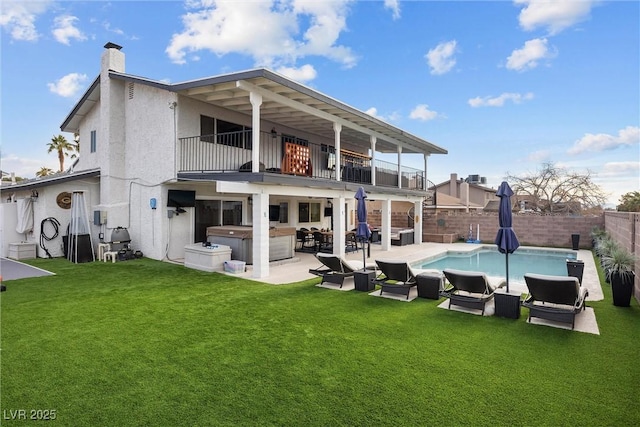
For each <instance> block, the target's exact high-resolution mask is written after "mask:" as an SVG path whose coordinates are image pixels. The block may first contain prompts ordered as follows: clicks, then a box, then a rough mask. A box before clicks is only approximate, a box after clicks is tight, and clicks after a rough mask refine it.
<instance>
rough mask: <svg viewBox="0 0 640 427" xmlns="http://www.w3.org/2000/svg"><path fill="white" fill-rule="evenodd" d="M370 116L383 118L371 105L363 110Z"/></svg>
mask: <svg viewBox="0 0 640 427" xmlns="http://www.w3.org/2000/svg"><path fill="white" fill-rule="evenodd" d="M365 113H367V114H368V115H370V116H373V117H375V118H376V119H380V120H384V118H383V117H382V116H380V115H378V109H377V108H376V107H371V108H369V109H368V110H367V111H365Z"/></svg>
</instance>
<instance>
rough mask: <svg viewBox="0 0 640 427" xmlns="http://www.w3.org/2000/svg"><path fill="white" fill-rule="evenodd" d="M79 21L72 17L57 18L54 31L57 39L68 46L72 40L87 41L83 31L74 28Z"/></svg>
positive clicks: (54, 22)
mask: <svg viewBox="0 0 640 427" xmlns="http://www.w3.org/2000/svg"><path fill="white" fill-rule="evenodd" d="M77 20H78V18H76V17H75V16H71V15H62V16H57V17H56V18H55V19H54V21H53V24H54V26H55V28H54V29H53V31H52V33H53V36H54V37H55V39H56V40H57V41H59V42H60V43H62V44H66V45H67V46H68V45H69V42H70V40H71V39H76V40H78V41H82V40H86V39H87V37H86V36H85V35H84V34H82V31H80V30H79V29H78V28H77V27H75V26H74V24H75V22H76V21H77Z"/></svg>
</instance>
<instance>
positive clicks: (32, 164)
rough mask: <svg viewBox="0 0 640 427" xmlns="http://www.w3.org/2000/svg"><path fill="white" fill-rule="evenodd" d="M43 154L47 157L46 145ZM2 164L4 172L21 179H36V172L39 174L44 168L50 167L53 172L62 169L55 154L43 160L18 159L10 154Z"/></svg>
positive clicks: (2, 160)
mask: <svg viewBox="0 0 640 427" xmlns="http://www.w3.org/2000/svg"><path fill="white" fill-rule="evenodd" d="M42 152H43V153H45V155H46V153H47V150H46V147H45V146H44V145H43V149H42ZM0 162H2V171H3V172H7V173H11V172H13V173H15V176H16V177H20V178H35V176H36V172H38V171H39V170H40V168H42V167H43V166H44V167H48V168H50V169H51V170H53V171H57V170H58V169H60V163H59V162H58V157H57V155H55V153H54V154H51V155H49V156H48V157H42V158H28V157H18V156H17V155H15V154H8V155H7V156H3V157H2V159H0ZM65 164H66V162H65Z"/></svg>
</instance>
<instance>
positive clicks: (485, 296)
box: [442, 268, 506, 316]
mask: <svg viewBox="0 0 640 427" xmlns="http://www.w3.org/2000/svg"><path fill="white" fill-rule="evenodd" d="M442 272H443V273H444V276H445V277H446V278H447V285H446V286H445V288H444V290H443V291H442V296H444V297H447V298H449V308H451V305H457V306H460V307H466V308H472V309H476V310H482V315H483V316H484V309H485V305H486V304H487V303H488V302H489V301H491V300H492V299H493V293H494V292H495V290H496V289H498V288H502V287H503V286H505V285H506V281H501V282H500V283H499V284H498V286H495V287H494V286H493V285H492V284H491V283H489V279H487V275H486V274H484V273H483V272H481V271H463V270H454V269H452V268H445V269H444V270H443V271H442Z"/></svg>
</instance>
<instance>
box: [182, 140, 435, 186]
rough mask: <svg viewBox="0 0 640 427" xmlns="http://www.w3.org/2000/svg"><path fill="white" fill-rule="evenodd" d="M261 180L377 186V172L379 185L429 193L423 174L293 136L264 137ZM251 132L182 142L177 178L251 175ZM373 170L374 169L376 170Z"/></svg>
mask: <svg viewBox="0 0 640 427" xmlns="http://www.w3.org/2000/svg"><path fill="white" fill-rule="evenodd" d="M259 159H260V167H259V172H260V173H261V174H265V175H268V174H274V175H275V174H277V175H288V176H293V177H296V178H299V179H301V180H318V179H322V180H333V181H337V177H336V172H337V171H339V173H340V180H341V181H343V182H350V183H357V184H365V185H372V176H371V174H372V170H375V185H376V186H380V187H391V188H398V176H400V177H401V188H402V189H405V190H413V191H426V180H425V177H424V172H423V171H421V170H418V169H413V168H410V167H406V166H402V168H401V170H400V173H398V165H396V164H393V163H389V162H385V161H381V160H375V163H374V162H373V161H372V159H371V158H370V157H369V156H368V155H366V154H363V153H358V152H354V151H350V150H341V154H340V159H339V160H338V159H337V156H336V153H335V149H334V147H333V146H330V145H325V144H315V143H312V142H309V141H306V140H301V139H298V138H295V137H292V136H287V135H279V134H275V133H270V132H261V133H260V153H259ZM251 161H252V131H251V130H249V131H240V132H230V133H224V134H215V135H199V136H192V137H186V138H180V139H179V141H178V173H179V174H180V175H188V176H190V177H193V176H194V175H197V174H201V175H215V176H216V179H218V180H224V176H220V174H229V178H230V179H231V174H235V176H237V175H238V173H250V172H252V164H251ZM372 165H374V166H375V168H372Z"/></svg>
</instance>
